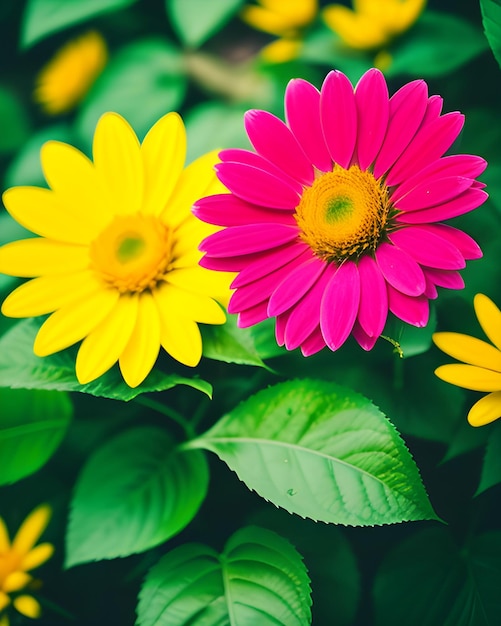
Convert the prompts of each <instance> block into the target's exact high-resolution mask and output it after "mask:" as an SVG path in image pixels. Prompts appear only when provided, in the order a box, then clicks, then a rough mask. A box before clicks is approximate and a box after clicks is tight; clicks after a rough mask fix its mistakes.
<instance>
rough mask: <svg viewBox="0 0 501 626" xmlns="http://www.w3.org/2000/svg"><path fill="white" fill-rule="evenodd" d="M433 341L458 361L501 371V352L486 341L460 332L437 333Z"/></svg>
mask: <svg viewBox="0 0 501 626" xmlns="http://www.w3.org/2000/svg"><path fill="white" fill-rule="evenodd" d="M433 341H434V343H435V345H436V346H438V347H439V348H440V350H442V352H445V353H446V354H448V355H449V356H451V357H452V358H454V359H458V361H464V362H465V363H469V364H470V365H478V366H479V367H485V368H487V369H491V370H494V371H496V372H501V352H500V351H499V350H497V349H496V348H495V347H494V346H491V344H490V343H487V342H486V341H482V340H481V339H476V338H475V337H470V336H469V335H462V334H460V333H435V334H434V335H433Z"/></svg>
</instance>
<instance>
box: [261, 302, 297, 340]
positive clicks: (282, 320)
mask: <svg viewBox="0 0 501 626" xmlns="http://www.w3.org/2000/svg"><path fill="white" fill-rule="evenodd" d="M266 314H268V308H266ZM290 314H291V312H290V311H286V312H285V313H282V315H278V316H277V318H276V322H275V339H276V340H277V344H278V345H279V346H283V345H284V344H285V327H286V325H287V320H288V319H289V316H290Z"/></svg>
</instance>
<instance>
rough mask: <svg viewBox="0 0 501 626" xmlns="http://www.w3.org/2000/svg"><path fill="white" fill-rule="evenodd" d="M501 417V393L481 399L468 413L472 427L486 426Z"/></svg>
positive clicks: (497, 392)
mask: <svg viewBox="0 0 501 626" xmlns="http://www.w3.org/2000/svg"><path fill="white" fill-rule="evenodd" d="M500 417H501V391H496V392H494V393H490V394H488V395H487V396H484V397H483V398H480V400H479V401H478V402H476V403H475V404H474V405H473V406H472V407H471V409H470V412H469V413H468V422H469V423H470V424H471V425H472V426H485V425H486V424H490V423H491V422H494V421H495V420H497V419H499V418H500Z"/></svg>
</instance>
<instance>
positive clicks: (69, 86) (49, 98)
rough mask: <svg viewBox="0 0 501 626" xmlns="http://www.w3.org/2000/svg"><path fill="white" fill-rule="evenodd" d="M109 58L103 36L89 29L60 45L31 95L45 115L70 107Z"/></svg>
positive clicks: (83, 92)
mask: <svg viewBox="0 0 501 626" xmlns="http://www.w3.org/2000/svg"><path fill="white" fill-rule="evenodd" d="M107 60H108V51H107V47H106V42H105V41H104V39H103V37H102V36H101V35H100V34H99V33H97V32H95V31H91V32H89V33H86V34H85V35H82V36H80V37H78V38H77V39H74V40H73V41H70V42H69V43H67V44H66V45H65V46H63V47H62V48H61V49H60V50H59V51H58V52H57V53H56V54H55V56H54V57H53V58H52V59H51V60H50V61H49V63H48V64H47V65H46V66H45V67H44V68H43V69H42V71H41V72H40V74H39V75H38V77H37V80H36V87H35V91H34V93H33V97H34V99H35V100H36V101H37V102H38V103H39V104H40V105H41V107H42V109H43V110H44V111H45V113H47V114H48V115H58V114H60V113H66V112H67V111H70V110H71V109H73V108H74V107H75V106H76V105H77V104H78V103H79V102H80V101H81V100H83V98H84V96H85V95H86V94H87V92H88V91H89V89H90V88H91V86H92V85H93V84H94V81H95V80H96V78H97V77H98V76H99V74H100V73H101V71H102V70H103V68H104V66H105V65H106V62H107Z"/></svg>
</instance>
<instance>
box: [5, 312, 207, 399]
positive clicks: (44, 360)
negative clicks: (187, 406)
mask: <svg viewBox="0 0 501 626" xmlns="http://www.w3.org/2000/svg"><path fill="white" fill-rule="evenodd" d="M38 329H39V324H37V322H36V321H35V320H33V319H27V320H23V321H21V322H19V323H18V324H16V325H15V326H14V327H12V328H11V329H10V330H9V331H8V332H6V333H5V335H3V337H1V338H0V387H12V388H14V389H56V390H58V391H80V392H82V393H89V394H91V395H93V396H101V397H103V398H112V399H114V400H124V401H128V400H132V399H133V398H135V397H136V396H138V395H139V394H141V393H146V392H150V391H166V390H167V389H171V388H172V387H175V386H176V385H188V386H189V387H193V388H194V389H198V390H199V391H202V392H203V393H205V394H206V395H208V396H209V397H210V396H211V395H212V386H211V385H210V384H209V383H208V382H206V381H205V380H200V379H198V378H184V377H182V376H178V375H177V374H164V373H163V372H160V371H159V370H153V371H152V372H151V373H150V374H149V376H148V377H147V378H146V380H145V381H144V382H143V383H142V384H141V385H140V386H139V387H135V388H131V387H129V386H128V385H126V383H125V382H124V381H123V379H122V376H121V375H120V372H119V370H118V368H117V367H114V368H113V369H111V370H110V371H108V372H106V374H104V375H103V376H101V377H99V378H98V379H97V380H94V381H92V382H91V383H87V384H86V385H81V384H80V383H79V382H78V380H77V378H76V375H75V357H74V355H73V351H72V350H65V351H63V352H58V353H56V354H52V355H50V356H46V357H38V356H36V355H35V354H34V353H33V342H34V340H35V335H36V334H37V332H38Z"/></svg>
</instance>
